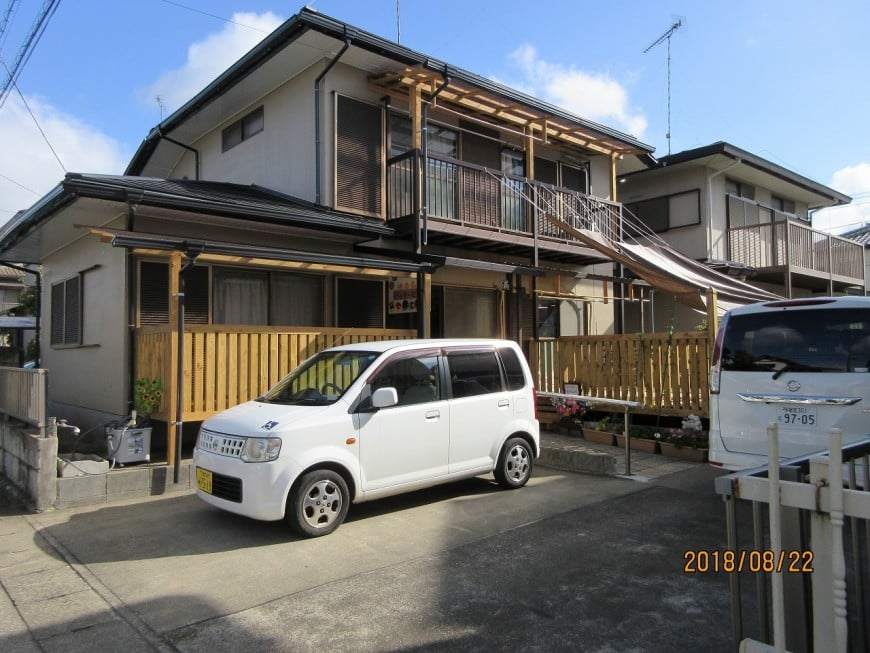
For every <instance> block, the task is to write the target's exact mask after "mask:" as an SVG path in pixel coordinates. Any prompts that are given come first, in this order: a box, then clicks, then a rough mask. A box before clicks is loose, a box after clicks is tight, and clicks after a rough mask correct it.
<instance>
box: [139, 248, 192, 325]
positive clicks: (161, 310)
mask: <svg viewBox="0 0 870 653" xmlns="http://www.w3.org/2000/svg"><path fill="white" fill-rule="evenodd" d="M184 274H185V276H184V321H185V323H187V324H208V268H206V267H196V266H195V267H192V268H188V270H187V271H186V272H185V273H184ZM168 323H169V266H168V265H167V264H166V263H152V262H150V261H143V262H142V264H141V265H140V267H139V324H140V325H142V326H145V325H147V324H168Z"/></svg>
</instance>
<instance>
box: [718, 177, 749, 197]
mask: <svg viewBox="0 0 870 653" xmlns="http://www.w3.org/2000/svg"><path fill="white" fill-rule="evenodd" d="M725 192H726V193H728V194H729V195H736V196H737V197H744V198H746V199H748V200H754V199H755V186H750V185H749V184H744V183H743V182H740V181H737V180H736V179H731V178H727V179H725Z"/></svg>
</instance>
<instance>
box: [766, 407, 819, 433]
mask: <svg viewBox="0 0 870 653" xmlns="http://www.w3.org/2000/svg"><path fill="white" fill-rule="evenodd" d="M776 421H777V423H778V424H779V426H780V427H781V428H786V429H787V428H807V427H809V426H816V425H817V424H818V420H817V419H816V409H815V407H814V406H780V409H779V414H778V415H777V416H776Z"/></svg>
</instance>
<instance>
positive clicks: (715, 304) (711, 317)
mask: <svg viewBox="0 0 870 653" xmlns="http://www.w3.org/2000/svg"><path fill="white" fill-rule="evenodd" d="M717 297H718V295H717V294H716V289H715V288H707V338H708V339H709V341H710V355H711V356H712V355H713V347H714V345H715V344H716V333H717V332H718V331H719V301H718V299H717Z"/></svg>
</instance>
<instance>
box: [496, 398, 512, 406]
mask: <svg viewBox="0 0 870 653" xmlns="http://www.w3.org/2000/svg"><path fill="white" fill-rule="evenodd" d="M510 405H511V400H510V399H500V400H499V402H498V407H499V408H507V407H508V406H510Z"/></svg>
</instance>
